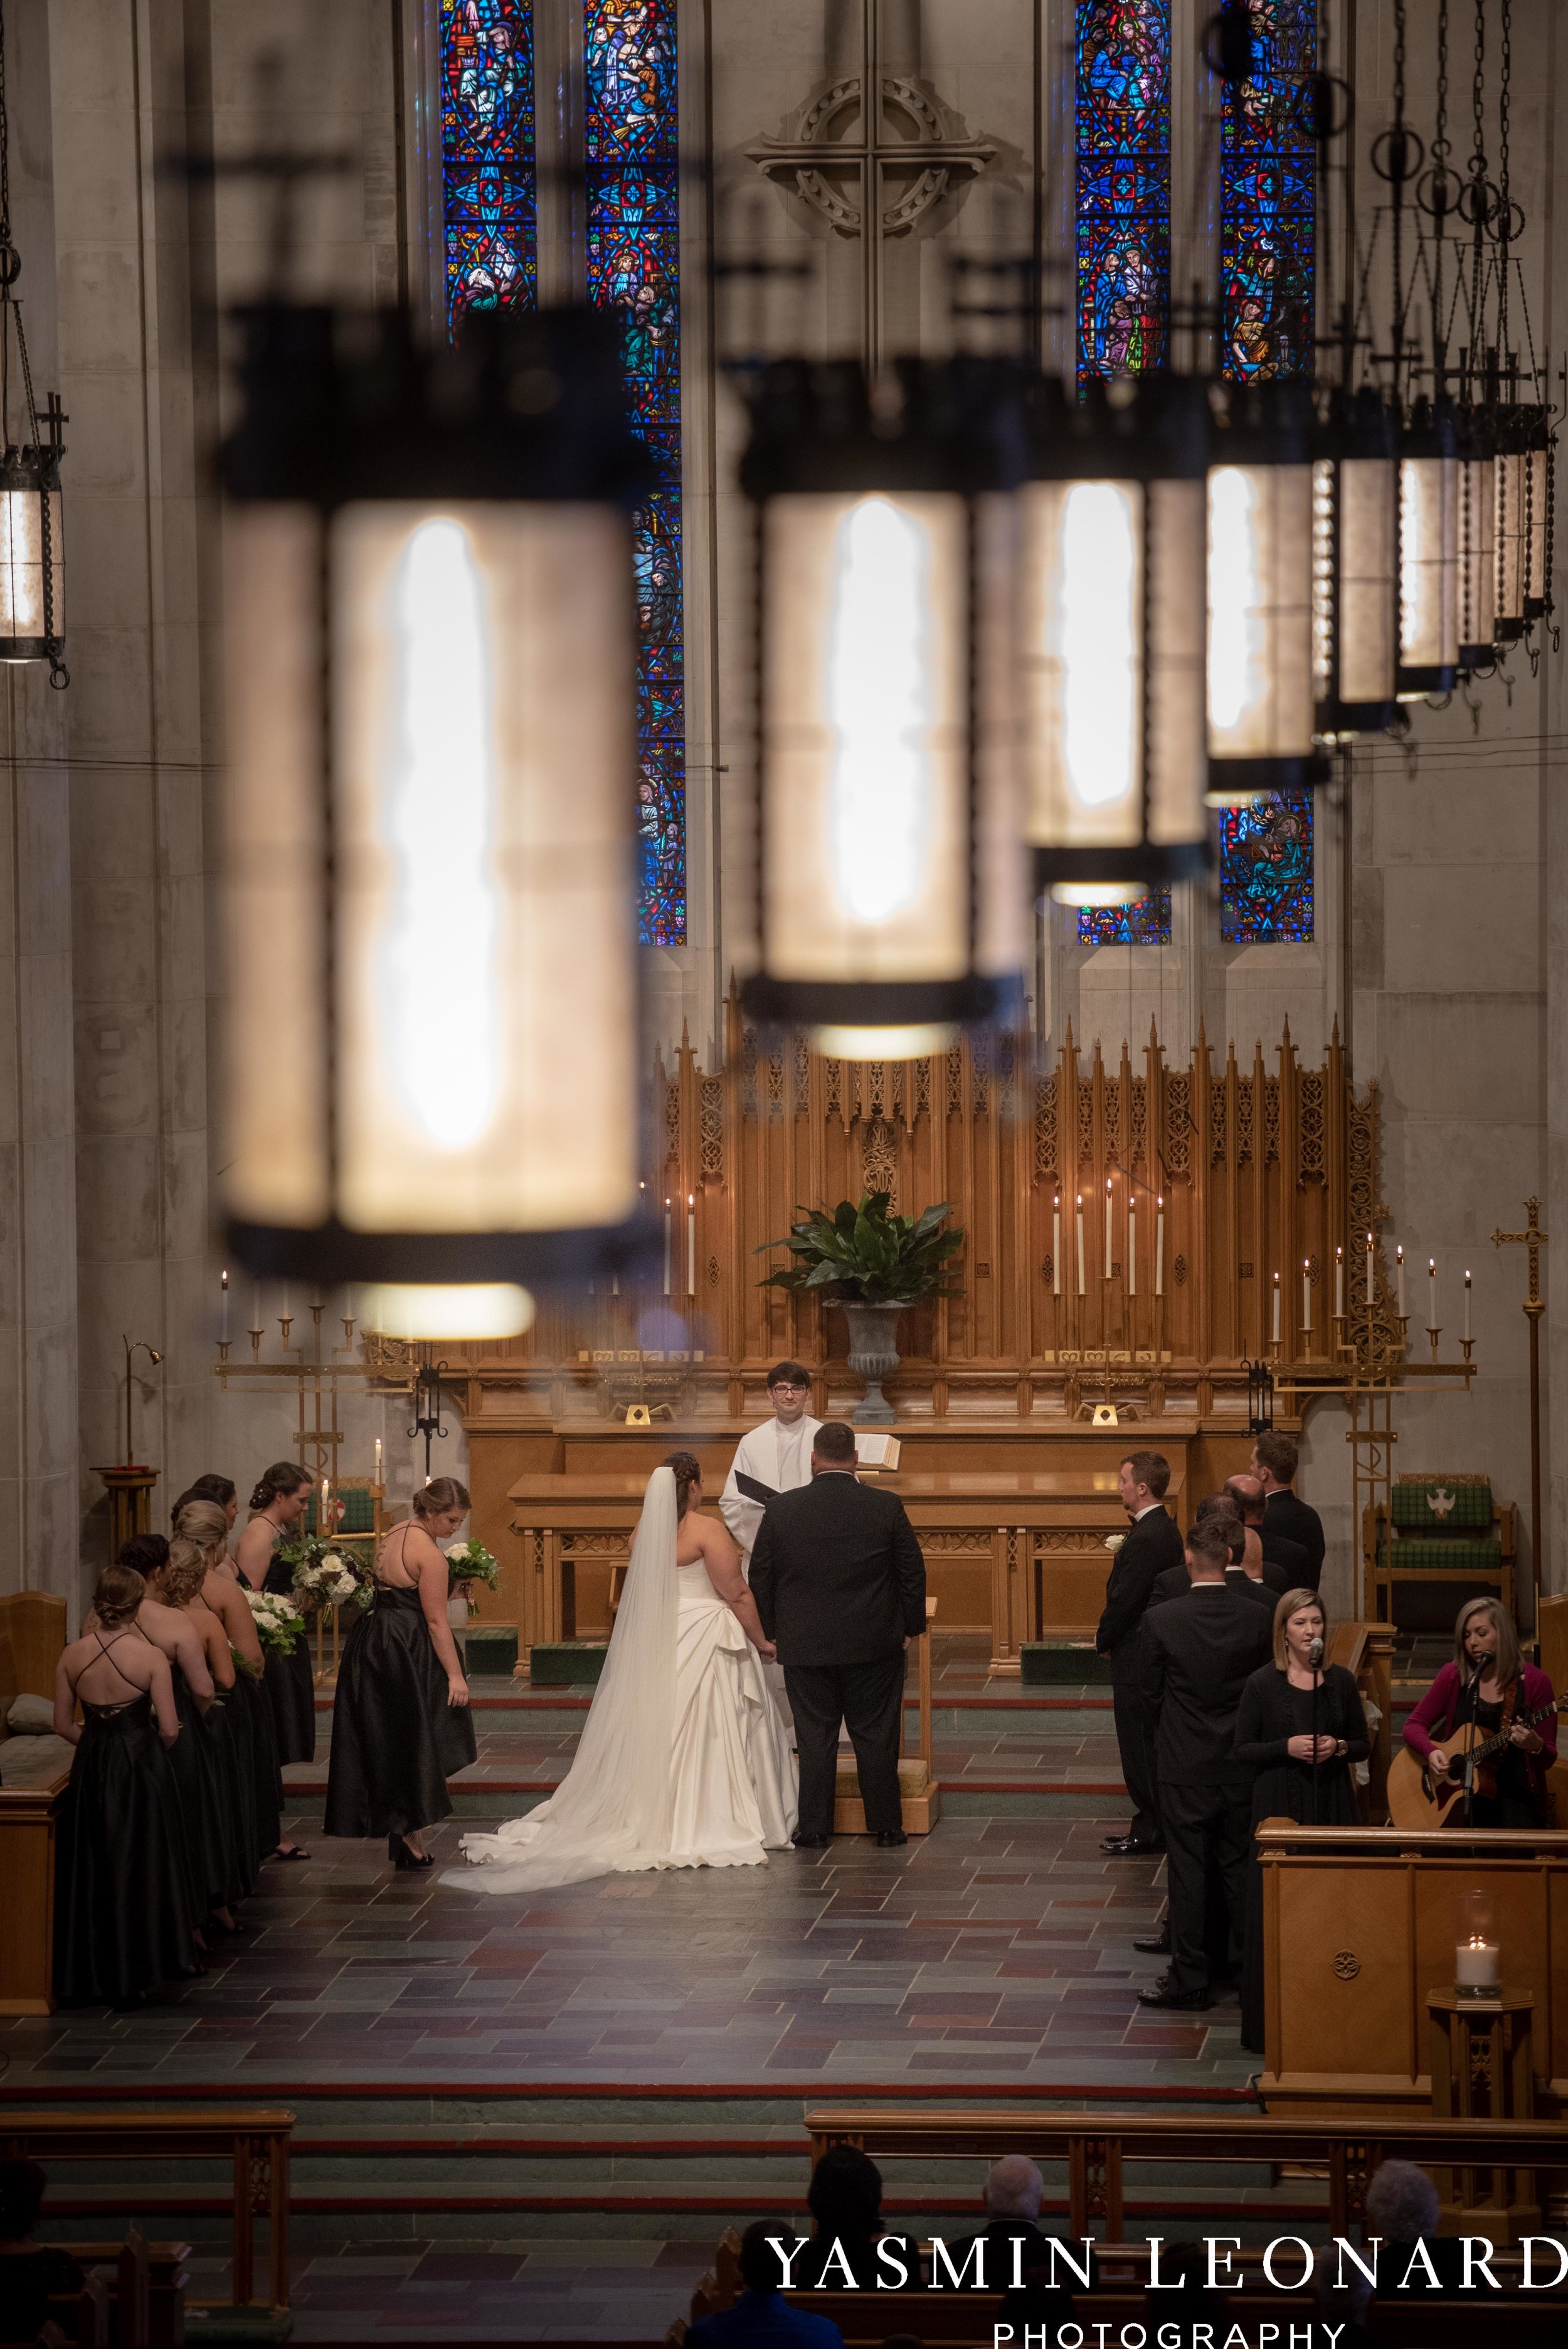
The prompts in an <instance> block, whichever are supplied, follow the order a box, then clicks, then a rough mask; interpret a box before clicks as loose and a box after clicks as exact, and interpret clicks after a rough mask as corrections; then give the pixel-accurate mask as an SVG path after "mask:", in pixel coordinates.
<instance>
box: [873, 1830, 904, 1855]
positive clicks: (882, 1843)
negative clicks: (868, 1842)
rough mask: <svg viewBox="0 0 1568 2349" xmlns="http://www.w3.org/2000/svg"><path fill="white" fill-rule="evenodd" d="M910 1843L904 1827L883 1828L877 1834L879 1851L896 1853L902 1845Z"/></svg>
mask: <svg viewBox="0 0 1568 2349" xmlns="http://www.w3.org/2000/svg"><path fill="white" fill-rule="evenodd" d="M908 1841H909V1837H907V1836H906V1835H905V1833H904V1831H903V1828H902V1827H882V1828H880V1829H879V1830H878V1833H877V1849H878V1850H879V1851H896V1850H897V1849H898V1847H899V1846H900V1844H901V1843H907V1842H908Z"/></svg>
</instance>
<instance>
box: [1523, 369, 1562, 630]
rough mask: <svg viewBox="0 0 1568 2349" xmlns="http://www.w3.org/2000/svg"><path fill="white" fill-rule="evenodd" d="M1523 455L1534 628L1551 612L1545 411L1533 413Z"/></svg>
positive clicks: (1527, 603)
mask: <svg viewBox="0 0 1568 2349" xmlns="http://www.w3.org/2000/svg"><path fill="white" fill-rule="evenodd" d="M1531 413H1532V422H1531V427H1530V433H1529V443H1530V445H1529V447H1528V448H1527V449H1526V450H1525V452H1524V464H1525V472H1524V625H1525V626H1526V627H1530V626H1533V624H1534V623H1535V622H1536V621H1537V620H1541V619H1544V618H1545V617H1546V616H1547V614H1548V613H1549V612H1550V611H1551V609H1552V521H1553V514H1552V505H1553V464H1554V460H1555V456H1556V450H1555V448H1554V446H1553V434H1552V426H1551V419H1550V418H1549V417H1548V414H1547V411H1546V410H1545V409H1544V408H1536V409H1532V412H1531Z"/></svg>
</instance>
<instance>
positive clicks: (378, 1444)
mask: <svg viewBox="0 0 1568 2349" xmlns="http://www.w3.org/2000/svg"><path fill="white" fill-rule="evenodd" d="M376 1482H377V1484H378V1485H379V1483H380V1482H381V1438H380V1437H379V1436H377V1439H376Z"/></svg>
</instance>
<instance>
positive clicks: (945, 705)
mask: <svg viewBox="0 0 1568 2349" xmlns="http://www.w3.org/2000/svg"><path fill="white" fill-rule="evenodd" d="M994 399H995V375H994V372H993V371H992V370H989V369H987V368H986V367H984V366H982V365H980V364H979V363H976V362H966V361H954V362H949V363H925V362H913V361H911V362H907V363H903V364H901V365H900V366H899V367H897V368H896V369H895V370H893V371H892V372H890V373H889V374H888V375H886V376H883V377H880V378H875V379H873V380H868V378H866V376H865V374H864V371H863V370H862V369H861V367H860V366H859V365H858V364H856V363H854V362H851V361H841V362H833V363H830V364H827V365H821V366H813V365H811V364H810V363H809V362H807V361H804V360H793V359H789V360H779V361H776V362H775V363H774V364H773V365H771V366H770V367H769V368H768V369H767V370H766V372H765V374H764V375H763V377H762V379H761V381H760V383H759V384H758V388H757V392H756V396H755V399H754V404H753V412H752V433H751V440H750V443H749V446H748V450H747V452H746V456H745V459H744V460H743V462H742V465H741V471H740V480H741V486H742V488H743V489H744V490H745V491H746V492H747V493H748V496H749V497H750V498H751V499H752V500H753V501H754V502H756V504H757V507H758V519H757V537H758V555H757V563H758V570H757V658H758V718H759V723H758V939H759V944H760V948H761V968H759V969H758V971H757V972H756V973H755V974H754V975H753V976H752V977H751V978H749V979H748V981H747V982H746V985H745V987H744V988H743V990H742V998H741V999H742V1002H743V1004H744V1006H745V1008H746V1009H747V1010H748V1012H749V1013H750V1014H751V1015H752V1016H753V1017H754V1018H757V1019H762V1020H765V1021H767V1022H769V1023H770V1024H779V1025H790V1026H800V1027H809V1028H811V1029H814V1030H817V1033H818V1040H819V1043H820V1047H821V1049H822V1050H827V1051H830V1052H832V1053H834V1054H837V1055H841V1056H850V1057H856V1058H862V1057H863V1058H872V1057H875V1058H899V1057H913V1056H916V1055H920V1054H923V1053H927V1052H930V1051H932V1050H937V1049H940V1048H942V1047H944V1045H945V1044H946V1043H947V1042H948V1041H949V1040H950V1039H951V1031H952V1030H953V1028H954V1026H956V1025H958V1024H960V1023H963V1022H966V1021H975V1020H980V1019H987V1018H990V1017H992V1016H994V1015H995V1012H996V1011H997V1009H998V1008H999V1007H1000V1005H1001V1003H1002V1001H1003V999H1004V996H1005V994H1006V989H1007V987H1008V984H1009V983H1010V982H1013V981H1015V980H1016V979H1017V978H1018V977H1019V975H1020V974H1021V971H1022V968H1023V963H1024V959H1025V956H1026V920H1027V908H1028V894H1027V889H1026V884H1025V882H1024V880H1023V877H1022V874H1021V872H1020V871H1019V870H1018V869H1017V864H1016V838H1017V826H1016V819H1015V818H1014V817H1013V815H1012V813H1011V810H1010V808H1009V807H1007V806H1005V805H1003V804H1001V802H1002V801H1003V800H1004V799H1005V798H1006V795H1007V794H1008V793H1009V792H1010V790H1011V783H1012V770H1011V762H1010V761H1009V760H1008V759H1007V758H1006V756H1005V755H1003V756H988V757H986V758H985V759H982V757H981V756H980V743H979V709H978V693H979V678H978V675H977V655H976V648H975V634H976V630H975V617H974V615H975V606H976V595H977V585H976V574H977V570H978V567H979V565H980V564H981V562H982V560H985V562H987V563H989V562H992V561H994V560H996V559H998V557H999V555H1000V549H999V547H998V546H997V545H996V544H995V543H992V542H991V541H990V540H989V539H988V540H987V543H986V544H985V546H983V545H982V543H981V538H980V533H979V529H978V516H977V513H976V500H977V498H978V497H979V495H980V494H981V493H983V492H987V491H992V490H994V487H995V478H996V476H995V463H996V460H995V456H994V454H993V439H994V435H993V429H992V412H991V411H992V403H993V402H994ZM999 747H1003V748H1005V746H999Z"/></svg>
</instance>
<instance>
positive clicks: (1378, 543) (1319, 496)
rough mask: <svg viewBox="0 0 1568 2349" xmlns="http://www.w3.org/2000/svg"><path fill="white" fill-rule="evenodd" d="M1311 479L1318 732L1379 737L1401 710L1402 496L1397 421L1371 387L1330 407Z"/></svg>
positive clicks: (1338, 737) (1339, 737)
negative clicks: (1397, 665) (1397, 688)
mask: <svg viewBox="0 0 1568 2349" xmlns="http://www.w3.org/2000/svg"><path fill="white" fill-rule="evenodd" d="M1318 448H1319V450H1320V453H1319V455H1318V456H1317V457H1316V458H1315V460H1314V463H1313V469H1312V475H1313V650H1314V667H1315V677H1316V696H1317V711H1316V721H1315V722H1316V730H1317V733H1318V735H1319V736H1320V737H1321V738H1322V739H1323V740H1326V741H1343V740H1347V739H1348V738H1350V737H1352V736H1354V735H1357V734H1380V733H1381V732H1382V731H1383V729H1384V728H1385V727H1386V726H1387V725H1388V723H1389V722H1390V720H1391V719H1392V718H1393V716H1394V712H1395V701H1394V658H1395V618H1396V611H1397V605H1398V571H1397V564H1398V523H1397V519H1396V515H1397V507H1396V500H1397V497H1398V471H1397V467H1396V462H1395V456H1394V423H1393V419H1392V417H1391V416H1390V415H1389V413H1388V410H1387V406H1386V405H1385V403H1384V402H1383V401H1382V400H1381V399H1380V398H1378V396H1377V393H1376V392H1375V391H1374V390H1373V389H1372V388H1371V387H1370V386H1369V385H1364V386H1363V388H1361V390H1359V391H1358V392H1357V393H1356V394H1355V396H1354V397H1353V398H1348V399H1346V398H1343V397H1341V396H1340V395H1338V394H1336V395H1334V397H1333V398H1332V399H1331V401H1330V404H1329V409H1328V414H1327V417H1326V421H1325V423H1324V426H1323V429H1322V431H1321V433H1320V435H1319V440H1318Z"/></svg>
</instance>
